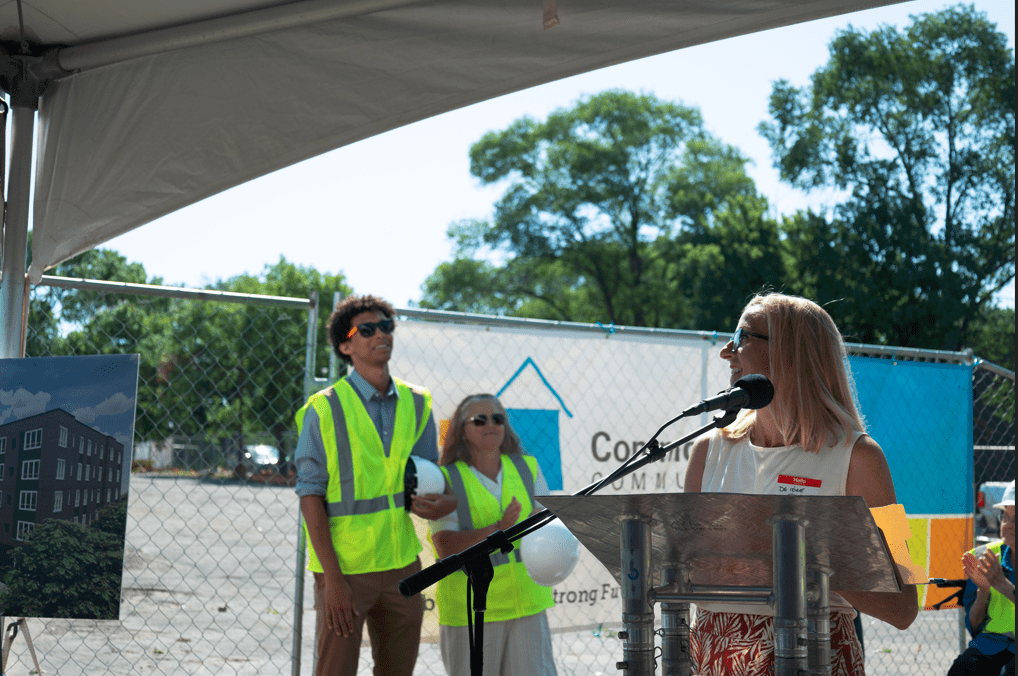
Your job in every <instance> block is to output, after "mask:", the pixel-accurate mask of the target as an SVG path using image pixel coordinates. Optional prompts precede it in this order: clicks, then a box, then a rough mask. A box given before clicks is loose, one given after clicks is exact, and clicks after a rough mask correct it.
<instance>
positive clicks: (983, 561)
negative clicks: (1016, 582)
mask: <svg viewBox="0 0 1018 676" xmlns="http://www.w3.org/2000/svg"><path fill="white" fill-rule="evenodd" d="M961 562H962V565H963V566H964V567H965V576H966V577H967V578H968V579H970V580H972V583H973V584H974V585H976V586H977V587H979V588H980V589H984V590H986V591H989V590H990V588H991V587H999V586H1000V585H1001V584H1002V583H1004V582H1006V581H1007V578H1006V577H1004V569H1003V568H1002V567H1001V565H1000V559H998V558H997V555H996V554H994V553H993V551H992V550H989V549H987V550H986V552H984V553H983V555H982V556H980V557H977V556H976V555H975V554H973V553H972V552H965V555H964V556H962V558H961Z"/></svg>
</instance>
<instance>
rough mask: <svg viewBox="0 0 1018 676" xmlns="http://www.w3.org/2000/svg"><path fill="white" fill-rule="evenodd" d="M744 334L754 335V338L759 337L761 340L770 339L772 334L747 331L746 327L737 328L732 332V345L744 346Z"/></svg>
mask: <svg viewBox="0 0 1018 676" xmlns="http://www.w3.org/2000/svg"><path fill="white" fill-rule="evenodd" d="M743 336H753V337H754V338H759V339H760V340H770V336H765V335H763V334H760V333H753V332H752V331H747V330H746V329H742V328H739V329H735V333H733V334H732V345H734V346H735V347H736V348H740V347H742V343H743Z"/></svg>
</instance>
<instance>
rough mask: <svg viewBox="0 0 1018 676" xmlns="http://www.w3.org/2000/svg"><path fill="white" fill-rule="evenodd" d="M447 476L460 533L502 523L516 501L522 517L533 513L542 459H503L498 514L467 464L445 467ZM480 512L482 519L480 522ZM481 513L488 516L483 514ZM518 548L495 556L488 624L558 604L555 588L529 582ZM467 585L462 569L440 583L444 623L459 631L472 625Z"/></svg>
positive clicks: (440, 600) (440, 606)
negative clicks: (554, 595)
mask: <svg viewBox="0 0 1018 676" xmlns="http://www.w3.org/2000/svg"><path fill="white" fill-rule="evenodd" d="M442 472H443V473H444V474H445V476H446V480H447V481H448V482H449V487H450V488H451V489H452V492H453V495H455V496H456V499H457V506H456V515H457V517H458V518H459V530H461V531H463V530H473V529H476V528H484V527H486V526H490V525H491V524H493V523H497V521H498V519H499V518H500V517H501V515H502V513H503V511H504V510H505V508H506V507H507V506H508V505H509V504H510V503H511V502H512V498H513V497H515V498H516V499H517V500H519V501H520V505H521V507H522V509H521V511H520V513H521V515H527V514H529V513H530V511H531V510H532V509H533V505H534V502H533V498H534V477H535V476H536V473H537V459H536V458H534V457H532V456H523V455H503V456H502V499H501V500H500V501H499V503H500V504H499V505H498V506H497V507H496V508H495V510H493V509H492V507H495V505H494V504H493V503H494V500H495V496H494V495H492V494H491V493H490V492H489V491H488V490H487V489H486V488H484V486H483V485H482V484H481V482H480V481H479V480H478V479H477V477H476V476H475V475H474V473H473V471H472V470H471V469H470V467H469V466H468V465H467V464H466V463H463V462H456V463H454V464H453V465H446V466H445V467H442ZM482 502H483V503H484V504H482ZM496 512H497V513H496ZM475 514H476V515H478V516H479V517H480V518H475ZM482 514H484V516H480V515H482ZM519 545H520V543H519V542H516V543H515V547H516V548H515V549H513V551H512V552H510V553H509V555H505V554H502V553H501V552H495V553H494V554H491V563H492V566H493V567H494V569H495V571H494V573H495V575H494V578H493V579H492V581H491V584H490V586H489V588H488V608H487V610H486V611H485V615H484V619H485V621H486V622H501V621H505V620H512V619H517V618H520V617H527V616H528V615H533V614H535V613H539V612H541V611H542V610H545V609H546V608H550V607H552V606H553V605H555V604H554V601H553V600H552V591H551V588H549V587H542V586H541V585H539V584H537V583H536V582H534V581H533V580H532V579H531V578H530V575H529V574H528V573H527V569H526V567H525V566H524V565H523V559H522V557H521V555H520V549H519ZM466 586H467V576H466V574H465V573H464V572H463V571H456V572H455V573H453V574H452V575H449V576H447V577H446V578H445V579H443V580H441V581H440V582H439V583H438V589H437V590H436V594H435V596H436V599H437V601H438V613H439V623H440V624H443V625H446V626H454V627H455V626H464V625H466V624H467V612H468V610H467V607H466Z"/></svg>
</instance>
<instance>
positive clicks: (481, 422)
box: [464, 413, 505, 427]
mask: <svg viewBox="0 0 1018 676" xmlns="http://www.w3.org/2000/svg"><path fill="white" fill-rule="evenodd" d="M467 423H473V424H474V427H484V426H485V425H487V424H488V416H487V415H486V414H484V413H480V414H478V415H475V416H474V417H473V418H471V419H470V420H468V421H467ZM464 424H466V423H464ZM491 424H492V425H498V426H500V427H501V426H502V425H505V416H504V415H502V414H501V413H492V414H491Z"/></svg>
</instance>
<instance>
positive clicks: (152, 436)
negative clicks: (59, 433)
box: [26, 249, 350, 462]
mask: <svg viewBox="0 0 1018 676" xmlns="http://www.w3.org/2000/svg"><path fill="white" fill-rule="evenodd" d="M55 273H56V274H57V275H59V276H65V277H83V278H89V279H99V280H106V281H123V282H131V283H145V282H146V281H149V283H152V284H161V282H162V280H160V279H152V280H146V276H145V270H144V268H143V267H142V266H141V265H140V264H138V263H129V262H128V261H127V260H126V259H125V258H124V257H123V256H121V255H120V254H119V253H117V252H115V251H111V250H108V249H94V250H91V251H88V252H86V253H84V254H81V255H80V256H77V257H75V258H74V259H71V260H70V261H67V262H66V263H63V264H61V265H60V266H58V267H57V269H56V270H55ZM208 288H210V289H215V290H221V291H231V292H236V293H245V294H255V295H271V296H287V297H295V298H307V297H308V296H309V294H310V293H311V291H317V292H318V293H319V298H320V309H321V307H324V308H326V311H325V312H320V313H319V314H320V316H319V324H318V327H317V328H318V336H317V341H318V342H317V345H318V350H317V354H316V368H324V367H325V365H326V364H327V363H328V350H329V347H328V339H327V336H326V330H325V320H326V318H327V316H328V311H327V308H328V307H329V305H330V304H331V299H332V296H333V292H334V291H339V292H340V293H342V294H344V295H347V294H349V293H350V288H349V287H348V286H347V285H346V284H345V280H344V278H343V276H342V275H330V274H323V273H321V272H319V271H317V270H314V269H313V268H307V267H302V266H297V265H294V264H292V263H290V262H289V261H287V260H286V259H284V258H280V260H279V262H278V263H276V264H275V265H272V266H266V268H265V269H264V270H263V272H262V273H261V274H260V275H249V274H245V275H239V276H236V277H232V278H230V279H226V280H219V281H217V282H216V283H214V284H212V285H209V287H208ZM30 313H31V314H30V322H29V326H30V331H29V334H28V339H27V347H26V354H28V355H29V356H45V355H52V356H63V355H76V354H124V353H131V352H138V353H140V355H141V359H140V363H139V370H140V374H139V379H140V380H141V382H142V383H144V384H145V386H143V387H140V388H139V393H138V404H137V408H138V414H137V417H136V424H135V431H136V435H137V436H138V438H140V439H144V440H161V439H164V438H167V437H169V436H171V435H182V436H185V437H191V438H195V437H198V438H199V439H200V440H203V441H205V442H207V443H208V444H211V445H214V446H216V447H218V448H219V449H220V450H222V451H226V450H229V452H232V451H234V450H236V448H237V447H238V445H242V444H244V443H256V442H257V443H273V444H274V445H276V446H277V447H278V448H281V449H284V450H286V447H287V444H286V443H285V442H284V437H285V436H286V433H287V432H288V431H290V430H291V428H292V416H293V412H294V411H295V410H296V409H297V408H299V407H300V405H301V403H302V402H303V401H304V369H305V345H306V342H307V314H306V311H304V310H300V309H286V308H280V307H274V306H273V307H266V306H263V305H256V304H239V303H225V302H213V301H199V300H181V299H169V298H159V297H152V296H136V295H129V294H119V293H118V294H102V293H95V292H90V291H70V290H64V289H60V288H57V287H45V286H40V287H37V288H36V290H35V291H34V292H33V298H32V302H31V304H30ZM58 318H59V321H58ZM283 460H284V458H280V461H281V462H282V461H283Z"/></svg>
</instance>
